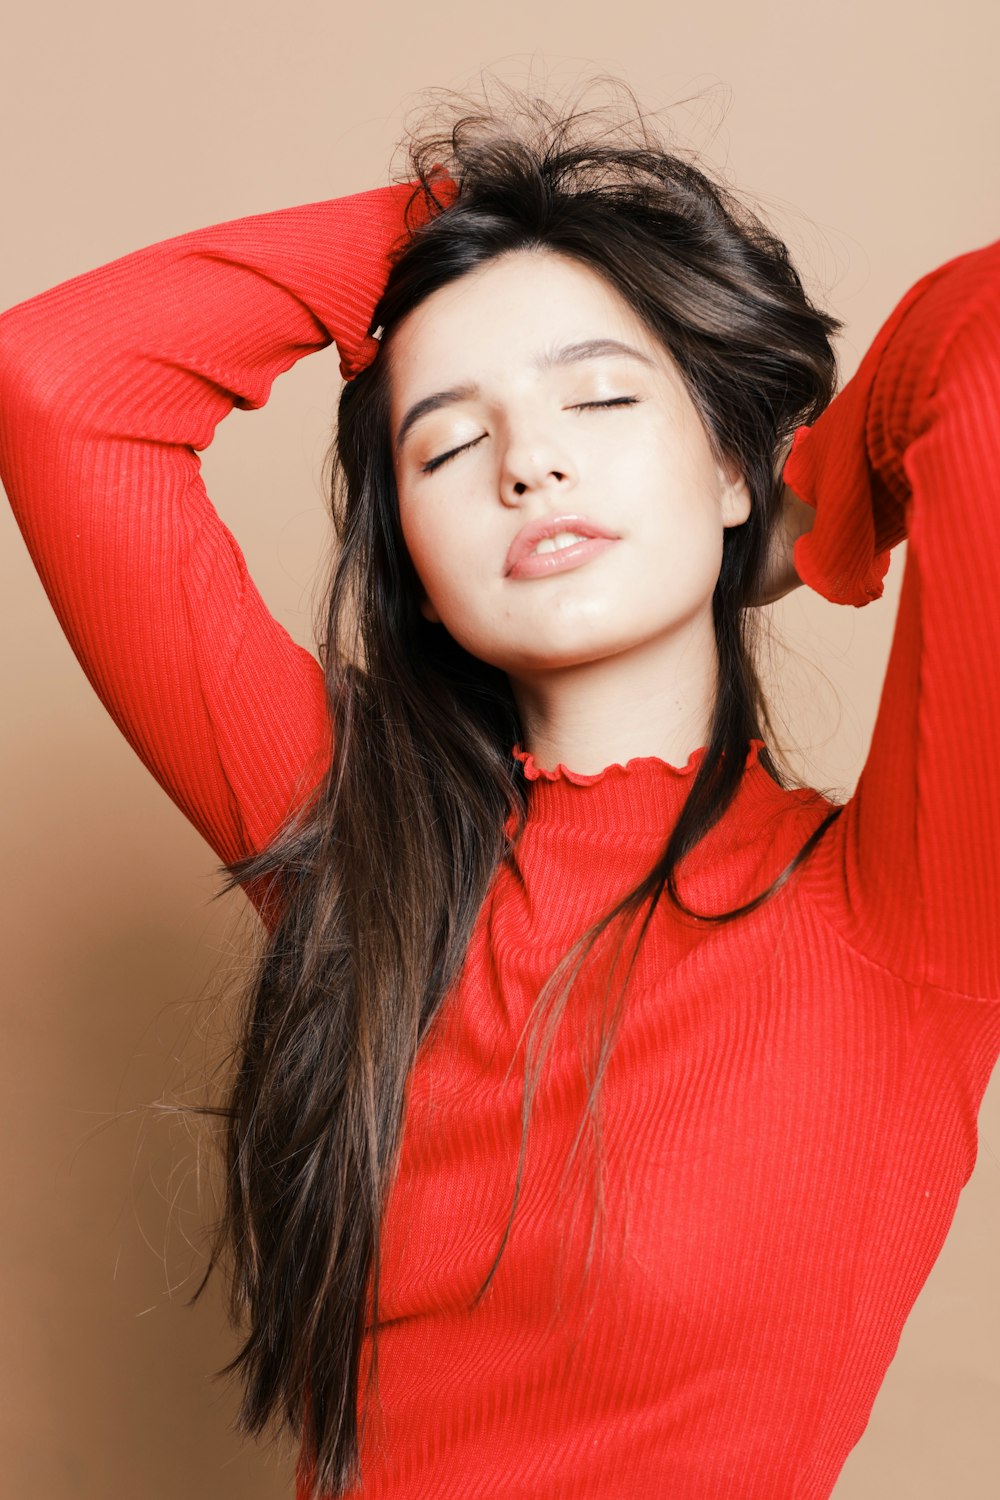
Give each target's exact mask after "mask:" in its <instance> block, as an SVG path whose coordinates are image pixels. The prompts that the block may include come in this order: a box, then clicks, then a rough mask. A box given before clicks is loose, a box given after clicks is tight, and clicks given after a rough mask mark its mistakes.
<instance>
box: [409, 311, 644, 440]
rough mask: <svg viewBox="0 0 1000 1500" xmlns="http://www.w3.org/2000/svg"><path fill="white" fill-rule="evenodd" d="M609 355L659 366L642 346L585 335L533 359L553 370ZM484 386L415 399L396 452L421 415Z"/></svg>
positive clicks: (535, 364) (466, 398)
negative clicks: (584, 337) (635, 346)
mask: <svg viewBox="0 0 1000 1500" xmlns="http://www.w3.org/2000/svg"><path fill="white" fill-rule="evenodd" d="M608 355H619V356H622V355H625V356H627V357H628V358H629V359H638V360H641V361H642V363H643V364H646V365H650V366H652V368H653V369H655V368H656V361H655V360H653V359H651V358H650V356H649V355H648V354H644V353H643V352H642V350H641V349H636V348H634V347H633V346H632V345H631V344H623V343H622V342H621V340H620V339H581V340H579V341H578V342H577V343H575V344H562V345H561V346H560V347H559V348H557V349H550V350H547V351H546V352H545V353H544V354H541V355H539V357H538V358H537V359H535V360H533V361H532V368H533V369H535V370H551V369H554V368H555V367H556V366H558V365H573V364H576V363H577V362H578V361H580V360H583V359H605V358H607V356H608ZM480 394H481V392H480V388H479V386H478V385H476V384H475V382H473V381H469V382H467V383H466V384H465V385H456V386H452V387H451V388H450V389H448V390H446V391H435V392H434V393H433V394H432V395H430V396H423V397H421V399H420V400H419V401H414V403H413V405H412V406H411V407H410V408H409V410H408V411H407V413H406V415H405V417H404V418H403V420H402V421H401V422H400V424H399V431H398V432H397V433H396V444H395V447H396V453H397V455H398V454H399V452H400V450H401V449H402V446H403V443H404V442H405V440H406V437H407V435H408V433H409V431H410V429H411V428H412V427H413V425H414V423H416V422H419V421H420V419H421V417H426V416H427V415H428V414H429V413H430V412H432V411H440V409H441V407H443V406H452V405H454V404H455V402H456V401H471V400H473V399H474V398H475V397H476V396H478V395H480Z"/></svg>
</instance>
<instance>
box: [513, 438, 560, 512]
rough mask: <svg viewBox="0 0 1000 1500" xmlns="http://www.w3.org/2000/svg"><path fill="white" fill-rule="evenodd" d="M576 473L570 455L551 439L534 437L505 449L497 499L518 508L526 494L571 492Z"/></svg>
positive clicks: (514, 443)
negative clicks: (548, 491) (568, 490)
mask: <svg viewBox="0 0 1000 1500" xmlns="http://www.w3.org/2000/svg"><path fill="white" fill-rule="evenodd" d="M574 482H575V472H574V468H573V464H572V461H571V460H570V458H569V456H568V455H567V454H566V453H565V452H563V451H562V450H561V449H560V451H559V452H556V444H555V443H554V441H553V439H552V438H551V437H549V438H546V437H545V436H544V435H536V436H535V437H534V439H532V440H530V441H522V442H511V443H509V444H508V446H507V450H506V453H505V454H504V459H503V469H502V472H501V475H500V498H501V499H502V501H503V503H504V504H505V505H512V506H519V505H521V504H523V501H524V498H525V496H526V495H529V494H533V493H534V492H535V491H538V490H547V489H551V490H556V491H559V492H562V491H564V490H567V489H571V488H572V486H573V484H574Z"/></svg>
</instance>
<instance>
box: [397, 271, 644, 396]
mask: <svg viewBox="0 0 1000 1500" xmlns="http://www.w3.org/2000/svg"><path fill="white" fill-rule="evenodd" d="M602 336H603V337H606V338H609V339H618V340H620V341H621V342H624V343H628V344H630V345H632V346H634V347H637V348H639V349H640V350H642V351H643V352H644V353H646V354H647V355H649V356H650V357H652V358H654V359H655V360H656V361H657V362H658V363H661V364H666V363H667V362H668V361H667V356H666V353H665V351H664V350H663V348H662V346H661V345H660V343H659V342H658V341H657V340H656V339H655V338H654V337H653V335H652V333H651V332H650V330H649V329H647V328H646V326H645V324H644V323H643V322H642V320H641V319H640V318H639V316H638V314H637V313H635V312H634V310H633V309H632V308H631V307H630V306H629V304H628V302H626V300H625V298H624V297H623V296H622V295H621V293H620V292H618V290H617V289H616V288H615V287H613V286H612V285H611V283H610V282H609V281H607V280H606V279H605V278H604V277H603V276H602V275H600V274H599V272H597V271H595V270H594V269H592V268H591V267H590V266H587V265H584V264H583V263H582V262H580V261H576V260H574V259H573V258H572V257H570V256H567V255H562V254H560V253H558V252H555V251H551V250H519V251H513V252H508V253H506V254H504V255H502V256H499V257H497V258H496V259H494V260H491V261H488V262H487V263H486V264H485V265H483V266H479V267H477V268H476V269H475V270H474V271H470V272H469V273H468V274H467V275H465V276H462V277H460V278H459V279H458V280H456V281H452V282H449V283H448V284H447V285H446V286H443V287H439V288H438V290H437V291H436V292H433V293H431V295H430V296H429V297H427V298H426V299H425V300H424V301H423V302H422V303H420V305H419V306H418V307H416V308H414V309H413V311H412V312H411V313H409V314H408V315H407V316H406V317H405V318H404V319H403V320H402V322H401V323H400V324H399V326H398V328H396V330H395V331H394V333H393V336H392V339H391V340H390V342H389V347H388V348H387V350H386V353H387V354H388V355H389V380H390V390H391V395H392V401H393V406H394V408H398V407H399V406H401V405H402V404H403V403H404V402H406V401H408V400H409V399H411V398H413V397H417V396H419V395H421V394H423V388H424V387H425V386H426V387H428V388H429V383H430V382H434V383H447V384H453V383H459V382H465V381H486V380H489V379H502V378H505V377H511V378H512V377H515V376H516V375H518V374H519V373H520V372H521V371H528V370H529V369H531V370H533V371H534V370H536V369H537V362H538V359H539V356H540V355H543V354H544V353H545V352H546V350H549V349H553V348H555V347H556V346H558V345H561V344H568V343H573V342H582V341H584V340H592V339H596V338H599V337H602ZM536 378H537V376H536Z"/></svg>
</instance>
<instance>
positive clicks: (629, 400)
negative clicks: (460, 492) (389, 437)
mask: <svg viewBox="0 0 1000 1500" xmlns="http://www.w3.org/2000/svg"><path fill="white" fill-rule="evenodd" d="M639 399H640V398H639V397H638V396H615V397H613V398H612V399H611V400H610V401H582V402H581V403H580V404H579V405H578V406H571V407H569V408H568V409H569V410H570V411H590V410H592V409H593V408H596V407H602V406H604V407H608V406H635V405H636V404H637V403H638V401H639ZM485 436H486V434H485V433H483V435H482V437H477V438H473V440H472V442H471V443H463V444H462V446H461V448H452V450H451V452H450V453H442V454H441V456H440V457H439V458H431V459H428V461H427V462H426V463H425V464H421V466H420V472H421V474H433V473H434V471H435V469H440V467H441V465H442V464H446V463H448V462H449V461H450V460H451V459H453V458H456V457H457V456H458V454H459V453H464V452H465V451H466V449H467V448H474V447H475V446H476V444H477V443H481V442H482V440H483V437H485Z"/></svg>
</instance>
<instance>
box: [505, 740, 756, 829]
mask: <svg viewBox="0 0 1000 1500" xmlns="http://www.w3.org/2000/svg"><path fill="white" fill-rule="evenodd" d="M764 747H765V742H764V740H762V739H758V738H754V739H751V740H750V741H749V743H748V746H747V753H746V760H745V763H744V778H743V783H742V786H741V793H744V792H745V793H746V794H749V795H750V797H751V798H753V797H754V794H755V793H758V794H759V793H763V794H764V795H766V793H767V791H768V790H773V789H774V787H775V785H776V783H775V782H774V779H773V778H772V777H771V775H770V774H769V773H768V772H767V771H766V770H765V768H764V767H763V766H762V765H761V764H760V752H761V750H763V749H764ZM707 751H708V746H707V745H699V746H698V748H697V749H696V750H692V751H691V754H690V755H689V756H688V758H687V761H686V762H685V764H684V765H682V766H675V765H672V764H671V762H670V761H667V760H663V759H661V757H660V756H658V755H637V756H634V757H633V758H632V759H631V760H629V761H627V762H625V763H624V764H622V763H621V762H619V761H615V762H613V763H612V764H611V765H608V766H605V767H604V768H603V770H600V771H594V772H591V773H588V772H583V771H573V770H571V769H570V767H569V766H567V765H565V764H564V763H563V762H562V761H560V762H559V764H558V765H557V766H556V767H555V769H554V770H547V769H546V768H544V767H542V766H539V765H538V763H537V762H536V760H535V757H534V755H533V754H532V752H531V751H530V750H525V749H523V747H522V746H521V745H520V743H518V744H515V745H514V746H513V748H512V750H511V755H512V756H513V758H514V759H515V760H516V761H518V762H520V764H521V766H522V768H523V774H524V778H525V780H526V781H527V782H529V783H530V791H529V799H528V800H529V812H528V819H529V822H530V823H532V824H533V825H535V826H536V827H537V826H538V825H539V824H557V825H561V826H564V827H574V828H591V829H596V828H602V827H603V828H607V829H608V831H612V830H614V831H618V832H626V831H631V832H639V833H650V834H656V835H658V836H662V832H663V829H664V827H665V825H667V824H669V823H670V822H671V821H672V820H673V819H674V818H676V816H677V815H678V814H679V812H680V809H681V807H682V806H683V803H684V800H685V798H686V797H687V795H688V792H689V791H690V789H691V783H692V781H693V779H694V775H695V772H696V771H697V770H698V767H699V766H700V765H701V762H702V761H703V759H704V758H705V755H706V753H707Z"/></svg>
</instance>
